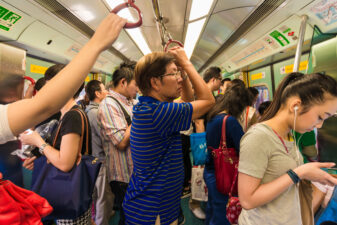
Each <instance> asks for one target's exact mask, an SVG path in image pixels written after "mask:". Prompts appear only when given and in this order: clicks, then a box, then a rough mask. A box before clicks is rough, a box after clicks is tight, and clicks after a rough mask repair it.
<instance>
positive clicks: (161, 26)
mask: <svg viewBox="0 0 337 225" xmlns="http://www.w3.org/2000/svg"><path fill="white" fill-rule="evenodd" d="M152 6H153V10H154V14H155V19H156V23H157V28H158V30H159V33H160V38H161V42H162V46H163V50H164V52H167V50H168V46H169V45H170V44H172V43H175V44H177V45H179V46H180V47H184V45H183V44H182V43H181V42H180V41H177V40H174V39H173V38H172V36H171V34H170V33H169V32H168V31H167V28H166V26H165V22H164V18H163V16H162V14H161V12H160V8H159V3H158V0H152ZM166 40H167V41H166Z"/></svg>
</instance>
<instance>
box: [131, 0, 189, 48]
mask: <svg viewBox="0 0 337 225" xmlns="http://www.w3.org/2000/svg"><path fill="white" fill-rule="evenodd" d="M158 3H159V9H160V12H161V15H162V17H163V18H164V19H163V21H164V22H165V27H166V28H167V31H168V32H169V33H170V34H171V36H172V38H173V39H174V40H178V41H180V42H183V40H184V24H185V13H186V12H185V9H186V4H187V0H179V1H174V4H173V1H172V0H158ZM136 4H137V2H136ZM140 8H141V10H142V12H143V15H144V22H143V25H142V29H143V34H144V36H145V38H146V39H147V42H148V44H149V46H150V49H151V50H152V51H162V50H163V46H162V44H161V37H160V33H159V30H158V29H157V25H156V20H155V14H154V10H153V6H152V1H150V0H147V1H144V2H141V3H140ZM166 41H167V40H166Z"/></svg>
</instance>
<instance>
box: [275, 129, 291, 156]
mask: <svg viewBox="0 0 337 225" xmlns="http://www.w3.org/2000/svg"><path fill="white" fill-rule="evenodd" d="M272 130H273V131H274V133H275V134H276V135H277V137H278V138H279V139H280V140H281V142H282V144H283V146H284V148H285V149H286V151H287V153H289V151H288V148H287V146H286V144H285V143H284V141H283V139H282V138H281V137H280V135H279V134H278V133H277V132H276V131H275V130H274V129H273V128H272Z"/></svg>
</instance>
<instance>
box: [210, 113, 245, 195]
mask: <svg viewBox="0 0 337 225" xmlns="http://www.w3.org/2000/svg"><path fill="white" fill-rule="evenodd" d="M228 117H229V115H226V116H225V117H224V119H223V122H222V131H221V139H220V144H219V148H217V149H214V148H212V147H208V148H209V149H211V150H212V156H213V161H214V168H215V181H216V188H217V189H218V191H219V192H220V193H222V194H225V195H228V194H229V193H232V194H233V195H237V194H238V184H237V179H234V178H235V174H236V173H237V171H238V164H239V157H238V156H237V155H236V152H235V149H234V148H227V144H226V120H227V118H228ZM233 182H234V187H233V190H232V191H231V189H232V188H231V187H232V184H233Z"/></svg>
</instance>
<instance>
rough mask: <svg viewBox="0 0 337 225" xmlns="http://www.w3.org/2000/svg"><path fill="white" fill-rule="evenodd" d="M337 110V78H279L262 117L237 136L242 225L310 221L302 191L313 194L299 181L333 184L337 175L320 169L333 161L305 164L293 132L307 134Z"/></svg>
mask: <svg viewBox="0 0 337 225" xmlns="http://www.w3.org/2000/svg"><path fill="white" fill-rule="evenodd" d="M336 110H337V82H336V80H334V79H333V78H331V77H329V76H326V75H322V74H310V75H304V74H301V73H292V74H289V75H288V76H287V77H285V78H284V79H283V81H282V82H281V84H280V85H279V87H278V89H277V91H276V94H275V96H274V100H273V101H272V103H271V105H270V107H269V108H268V109H267V111H266V112H265V113H264V114H263V116H262V118H261V121H262V122H260V123H258V124H256V125H255V126H254V127H252V128H251V129H250V130H249V131H248V132H247V133H246V134H245V135H244V136H243V138H242V139H241V143H240V162H239V178H238V189H239V199H240V202H241V205H242V207H243V210H242V212H241V215H240V218H239V224H240V225H246V224H249V225H253V224H256V225H258V224H269V225H273V224H294V225H295V224H296V225H297V224H306V222H304V220H310V221H313V218H312V215H311V217H310V218H305V217H304V216H301V213H303V210H302V211H301V208H302V209H303V205H302V204H300V202H302V201H301V200H302V196H307V197H310V196H311V190H309V191H306V192H305V193H304V195H302V193H303V192H302V190H303V189H302V188H301V186H303V185H304V184H305V183H307V182H305V181H302V180H309V181H316V182H320V183H322V184H328V185H331V186H332V185H337V179H336V178H334V177H333V176H331V175H330V174H328V173H327V172H325V171H323V170H322V169H321V168H329V167H333V166H334V163H318V162H314V163H307V164H304V165H303V158H302V156H301V154H300V153H299V151H298V147H297V143H296V141H297V140H293V138H292V136H293V135H292V131H296V132H299V133H305V132H308V131H310V130H313V129H314V128H315V127H316V128H320V127H321V126H322V124H323V121H324V120H325V119H327V118H328V117H330V116H332V115H333V114H334V113H335V112H336ZM299 183H301V185H298V184H299ZM302 184H303V185H302ZM308 186H309V187H311V185H308ZM309 189H310V188H309ZM310 208H311V202H310V206H309V208H308V210H307V211H308V213H311V212H312V210H311V211H310ZM311 214H312V213H311ZM311 224H312V223H311Z"/></svg>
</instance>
